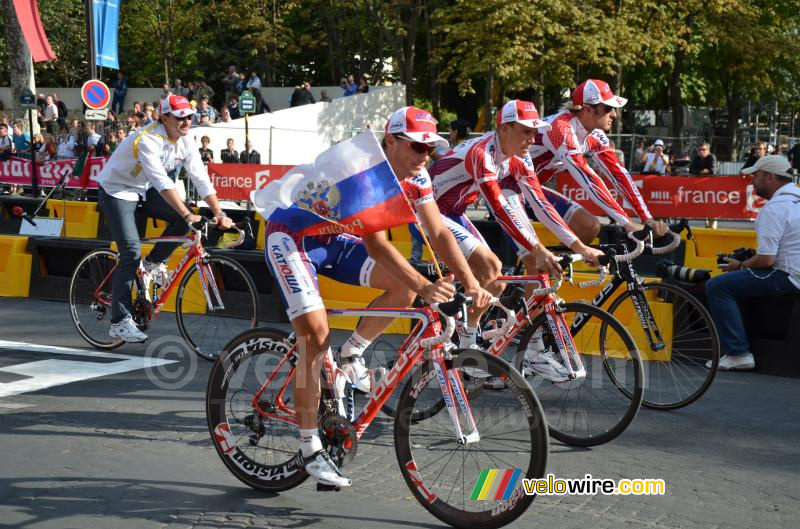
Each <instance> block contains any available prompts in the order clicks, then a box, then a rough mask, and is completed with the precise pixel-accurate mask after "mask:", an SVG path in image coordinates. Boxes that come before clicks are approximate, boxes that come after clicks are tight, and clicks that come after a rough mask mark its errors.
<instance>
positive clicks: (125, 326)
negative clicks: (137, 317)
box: [108, 314, 147, 343]
mask: <svg viewBox="0 0 800 529" xmlns="http://www.w3.org/2000/svg"><path fill="white" fill-rule="evenodd" d="M108 335H109V336H111V337H112V338H118V339H120V340H122V341H123V342H128V343H141V342H143V341H145V340H147V335H146V334H145V333H143V332H142V331H140V330H139V327H137V326H136V323H135V322H134V321H133V318H132V317H131V315H130V314H128V315H127V316H125V318H123V319H122V320H120V321H119V322H117V323H112V324H111V329H110V330H109V331H108Z"/></svg>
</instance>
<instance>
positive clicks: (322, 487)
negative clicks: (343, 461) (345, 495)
mask: <svg viewBox="0 0 800 529" xmlns="http://www.w3.org/2000/svg"><path fill="white" fill-rule="evenodd" d="M340 490H342V488H341V487H339V486H336V485H325V484H324V483H317V492H329V491H335V492H339V491H340Z"/></svg>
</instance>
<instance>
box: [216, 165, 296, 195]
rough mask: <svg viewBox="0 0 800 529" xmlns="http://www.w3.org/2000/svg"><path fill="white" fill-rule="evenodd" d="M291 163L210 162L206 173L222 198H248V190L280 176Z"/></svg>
mask: <svg viewBox="0 0 800 529" xmlns="http://www.w3.org/2000/svg"><path fill="white" fill-rule="evenodd" d="M292 167H294V166H293V165H258V164H239V163H212V164H209V165H208V175H209V176H210V177H211V183H212V184H214V188H215V189H216V190H217V198H220V199H222V200H250V192H251V191H255V190H256V189H261V188H262V187H264V186H265V185H267V184H268V183H269V182H270V181H272V180H275V179H276V178H280V177H281V176H283V175H284V174H286V171H288V170H289V169H291V168H292Z"/></svg>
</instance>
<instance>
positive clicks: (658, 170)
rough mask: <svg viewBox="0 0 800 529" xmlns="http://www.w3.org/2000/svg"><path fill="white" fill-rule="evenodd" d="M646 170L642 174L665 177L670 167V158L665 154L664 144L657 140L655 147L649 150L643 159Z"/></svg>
mask: <svg viewBox="0 0 800 529" xmlns="http://www.w3.org/2000/svg"><path fill="white" fill-rule="evenodd" d="M642 162H643V163H644V168H643V169H642V172H644V173H652V174H659V175H665V174H667V168H668V167H669V158H667V155H666V154H665V153H664V142H663V141H661V140H656V141H655V143H653V146H652V147H650V148H649V149H647V153H646V154H645V157H644V158H643V159H642Z"/></svg>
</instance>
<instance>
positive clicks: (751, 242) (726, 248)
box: [683, 228, 756, 275]
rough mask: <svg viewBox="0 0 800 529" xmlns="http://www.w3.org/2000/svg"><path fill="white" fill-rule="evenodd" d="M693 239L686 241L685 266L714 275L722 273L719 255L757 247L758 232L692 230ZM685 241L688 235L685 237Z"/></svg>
mask: <svg viewBox="0 0 800 529" xmlns="http://www.w3.org/2000/svg"><path fill="white" fill-rule="evenodd" d="M692 234H693V239H692V240H688V241H686V256H685V258H684V261H683V265H684V266H687V267H690V268H705V269H708V270H711V274H712V275H717V274H720V273H722V271H721V270H720V269H719V268H717V254H719V253H731V251H732V250H734V249H736V248H741V247H746V248H755V247H756V232H755V229H753V230H713V229H710V228H692ZM683 238H684V240H685V239H686V234H685V233H684V235H683Z"/></svg>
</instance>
